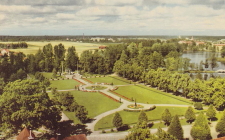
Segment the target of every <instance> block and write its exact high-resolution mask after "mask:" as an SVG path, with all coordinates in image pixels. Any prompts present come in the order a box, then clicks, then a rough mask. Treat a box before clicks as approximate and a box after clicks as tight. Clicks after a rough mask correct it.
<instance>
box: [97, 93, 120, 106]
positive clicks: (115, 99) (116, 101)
mask: <svg viewBox="0 0 225 140" xmlns="http://www.w3.org/2000/svg"><path fill="white" fill-rule="evenodd" d="M99 93H100V94H102V95H105V96H106V97H108V98H110V99H112V100H114V101H116V102H119V103H120V101H119V100H117V99H115V98H113V97H111V96H109V95H107V94H105V93H103V92H101V91H100V92H99Z"/></svg>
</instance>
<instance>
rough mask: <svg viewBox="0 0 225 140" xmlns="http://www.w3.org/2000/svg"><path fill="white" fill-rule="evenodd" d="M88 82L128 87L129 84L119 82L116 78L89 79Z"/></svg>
mask: <svg viewBox="0 0 225 140" xmlns="http://www.w3.org/2000/svg"><path fill="white" fill-rule="evenodd" d="M87 79H88V80H90V81H92V82H93V83H109V84H111V83H113V85H127V84H129V83H126V82H124V81H122V80H118V79H116V78H113V77H111V76H106V77H96V78H87Z"/></svg>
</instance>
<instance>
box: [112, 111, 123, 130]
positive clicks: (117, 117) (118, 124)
mask: <svg viewBox="0 0 225 140" xmlns="http://www.w3.org/2000/svg"><path fill="white" fill-rule="evenodd" d="M112 124H113V126H115V127H116V128H117V129H118V128H119V127H121V126H123V120H122V118H121V116H120V114H119V113H118V112H116V113H115V115H114V117H113V121H112Z"/></svg>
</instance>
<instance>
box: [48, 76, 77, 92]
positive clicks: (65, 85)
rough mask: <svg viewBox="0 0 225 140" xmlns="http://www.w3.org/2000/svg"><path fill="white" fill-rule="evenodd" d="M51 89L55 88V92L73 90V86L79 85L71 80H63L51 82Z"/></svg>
mask: <svg viewBox="0 0 225 140" xmlns="http://www.w3.org/2000/svg"><path fill="white" fill-rule="evenodd" d="M50 82H51V85H50V86H51V87H53V88H57V90H65V89H75V85H79V84H80V83H79V82H77V81H75V80H72V79H65V80H54V81H53V80H51V81H50Z"/></svg>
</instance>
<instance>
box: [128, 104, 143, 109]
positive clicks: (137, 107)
mask: <svg viewBox="0 0 225 140" xmlns="http://www.w3.org/2000/svg"><path fill="white" fill-rule="evenodd" d="M127 107H128V108H131V109H140V108H144V106H142V105H139V104H137V106H135V105H134V104H132V105H128V106H127Z"/></svg>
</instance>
